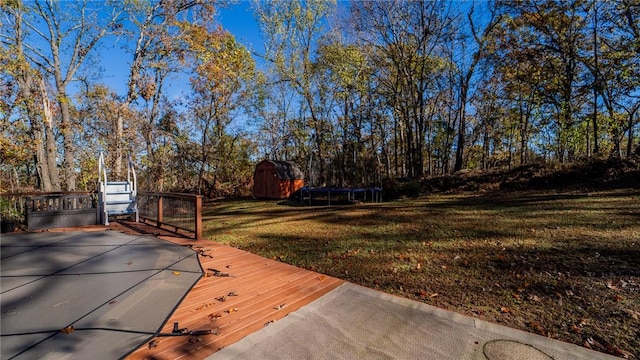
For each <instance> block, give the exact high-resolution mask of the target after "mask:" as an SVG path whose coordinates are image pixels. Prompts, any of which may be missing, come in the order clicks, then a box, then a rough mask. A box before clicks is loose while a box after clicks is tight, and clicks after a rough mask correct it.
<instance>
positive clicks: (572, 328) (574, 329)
mask: <svg viewBox="0 0 640 360" xmlns="http://www.w3.org/2000/svg"><path fill="white" fill-rule="evenodd" d="M571 331H573V332H574V333H576V334H582V328H581V327H579V326H576V324H573V325H571Z"/></svg>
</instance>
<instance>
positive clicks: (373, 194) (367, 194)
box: [300, 186, 382, 205]
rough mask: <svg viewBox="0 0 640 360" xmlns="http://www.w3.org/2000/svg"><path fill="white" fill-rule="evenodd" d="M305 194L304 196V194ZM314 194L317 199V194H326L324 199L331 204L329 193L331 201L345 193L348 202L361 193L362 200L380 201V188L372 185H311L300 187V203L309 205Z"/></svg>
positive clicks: (351, 201) (353, 200) (354, 199)
mask: <svg viewBox="0 0 640 360" xmlns="http://www.w3.org/2000/svg"><path fill="white" fill-rule="evenodd" d="M305 194H306V196H305ZM314 194H316V199H318V196H317V195H320V196H326V201H327V204H328V205H331V195H332V194H333V201H334V203H335V202H336V198H337V197H338V196H340V195H342V196H345V195H346V201H347V202H348V203H353V202H355V201H356V200H358V199H357V197H358V196H359V194H360V195H361V196H360V197H361V199H362V201H363V202H366V201H367V198H368V199H369V200H370V201H371V202H382V188H379V187H372V188H350V187H311V186H305V187H303V188H301V189H300V204H304V203H305V202H308V204H309V205H311V204H312V203H313V195H314Z"/></svg>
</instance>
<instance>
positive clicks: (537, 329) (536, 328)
mask: <svg viewBox="0 0 640 360" xmlns="http://www.w3.org/2000/svg"><path fill="white" fill-rule="evenodd" d="M527 326H528V327H529V328H530V329H531V330H533V332H534V333H536V334H538V335H542V336H547V331H546V330H545V329H544V327H543V326H542V324H540V323H539V322H537V321H532V322H530V323H527Z"/></svg>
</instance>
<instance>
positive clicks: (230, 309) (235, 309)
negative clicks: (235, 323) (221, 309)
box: [225, 308, 238, 314]
mask: <svg viewBox="0 0 640 360" xmlns="http://www.w3.org/2000/svg"><path fill="white" fill-rule="evenodd" d="M236 311H238V308H229V309H228V310H225V312H226V313H227V314H231V313H233V312H236Z"/></svg>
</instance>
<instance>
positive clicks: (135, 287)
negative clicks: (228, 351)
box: [0, 231, 202, 359]
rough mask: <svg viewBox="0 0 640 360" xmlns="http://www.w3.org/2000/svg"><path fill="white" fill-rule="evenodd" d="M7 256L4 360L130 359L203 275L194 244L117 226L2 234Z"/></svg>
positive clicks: (0, 299)
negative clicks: (133, 232)
mask: <svg viewBox="0 0 640 360" xmlns="http://www.w3.org/2000/svg"><path fill="white" fill-rule="evenodd" d="M0 258H1V259H2V261H1V264H0V294H1V295H0V309H1V312H2V314H1V326H0V328H1V331H0V343H1V344H0V357H1V358H2V359H61V358H64V359H67V358H77V359H118V358H123V357H125V356H127V355H128V354H130V353H131V352H133V351H134V350H135V349H137V348H138V347H140V346H141V345H145V344H146V342H148V341H149V340H150V339H151V338H153V337H155V336H158V335H160V336H161V335H162V334H159V331H160V329H161V328H162V326H163V325H164V323H165V322H166V321H167V320H168V318H169V316H170V315H171V313H173V311H174V310H175V308H176V307H177V306H178V304H179V303H180V302H181V301H182V299H183V298H184V297H185V296H186V294H187V293H188V292H189V290H190V289H191V288H192V287H193V286H194V285H195V284H196V282H197V281H198V280H199V279H200V277H201V276H202V268H201V266H200V263H199V261H198V257H197V254H196V252H195V251H193V250H192V249H190V248H188V247H185V246H180V245H176V244H172V243H170V242H167V241H163V240H160V239H157V238H155V237H152V236H141V235H128V234H124V233H119V232H116V231H101V232H60V233H53V232H42V233H17V234H11V235H5V234H3V235H2V237H1V238H0ZM180 334H182V333H181V332H180ZM165 335H166V334H165ZM174 335H178V334H174Z"/></svg>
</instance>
